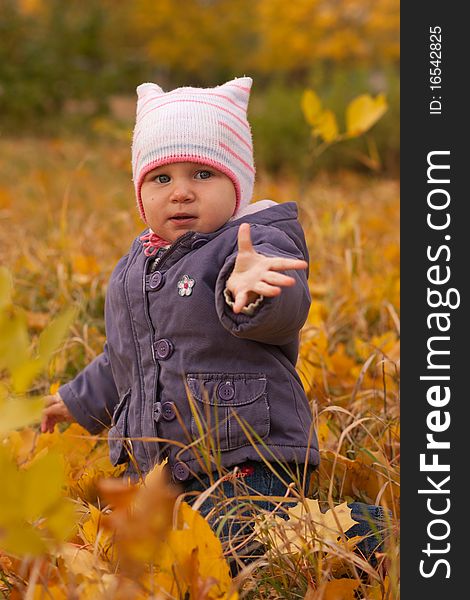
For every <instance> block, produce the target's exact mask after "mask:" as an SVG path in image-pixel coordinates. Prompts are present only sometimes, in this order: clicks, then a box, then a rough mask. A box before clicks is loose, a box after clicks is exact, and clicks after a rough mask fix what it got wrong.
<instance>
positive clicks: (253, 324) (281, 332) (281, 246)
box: [215, 228, 311, 346]
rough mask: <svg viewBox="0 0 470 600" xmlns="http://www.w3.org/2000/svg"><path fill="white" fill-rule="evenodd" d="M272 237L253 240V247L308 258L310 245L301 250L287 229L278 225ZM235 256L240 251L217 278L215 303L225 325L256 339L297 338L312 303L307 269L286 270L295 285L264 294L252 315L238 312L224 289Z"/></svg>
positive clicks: (270, 253)
mask: <svg viewBox="0 0 470 600" xmlns="http://www.w3.org/2000/svg"><path fill="white" fill-rule="evenodd" d="M270 229H271V228H270ZM269 237H270V238H272V239H269V238H268V239H265V240H263V239H261V240H260V241H259V242H258V243H256V240H254V242H253V247H254V249H255V250H256V252H259V253H260V254H264V255H265V256H276V257H283V258H297V259H301V260H307V261H308V251H307V248H306V247H305V249H304V250H303V251H302V250H300V249H299V247H298V246H297V245H296V244H295V243H294V242H293V241H292V240H291V238H289V236H287V235H286V234H285V233H283V232H281V231H279V230H278V229H276V232H275V234H274V235H273V234H272V233H271V235H270V236H269ZM268 240H269V241H268ZM236 257H237V252H234V253H233V254H231V255H230V256H228V257H227V259H226V261H225V263H224V265H223V267H222V269H221V270H220V273H219V275H218V278H217V282H216V289H215V303H216V310H217V314H218V316H219V319H220V321H221V323H222V325H223V326H224V327H225V329H227V330H228V331H230V333H232V334H233V335H235V336H236V337H240V338H246V339H250V340H254V341H256V342H261V343H265V344H274V345H277V346H282V345H284V344H288V343H290V342H292V341H294V340H295V339H296V337H297V336H298V335H299V331H300V330H301V328H302V326H303V324H304V323H305V321H306V320H307V316H308V311H309V308H310V303H311V298H310V291H309V287H308V273H307V270H305V269H302V270H295V269H290V270H286V271H283V272H285V273H286V274H287V275H290V276H291V277H294V278H295V280H296V283H295V285H293V286H291V287H283V288H282V291H281V293H280V294H279V295H278V296H274V297H272V298H267V297H265V298H264V300H263V302H261V304H260V305H259V307H258V308H257V310H256V311H255V313H254V314H253V315H252V316H248V315H244V314H242V313H239V314H236V313H234V312H233V311H232V309H231V307H230V306H229V305H228V304H227V303H226V302H225V298H224V293H223V292H224V289H225V284H226V281H227V279H228V278H229V277H230V274H231V272H232V270H233V267H234V265H235V260H236Z"/></svg>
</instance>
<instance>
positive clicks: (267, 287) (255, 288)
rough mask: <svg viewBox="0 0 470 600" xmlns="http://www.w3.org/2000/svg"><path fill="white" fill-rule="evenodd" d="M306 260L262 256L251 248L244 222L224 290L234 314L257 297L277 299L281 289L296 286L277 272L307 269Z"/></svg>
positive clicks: (247, 228) (290, 278)
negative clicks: (227, 291)
mask: <svg viewBox="0 0 470 600" xmlns="http://www.w3.org/2000/svg"><path fill="white" fill-rule="evenodd" d="M307 267H308V264H307V262H306V261H305V260H298V259H296V258H282V257H279V256H264V255H263V254H259V253H258V252H256V250H255V249H254V248H253V244H252V243H251V235H250V224H249V223H243V224H242V225H240V227H239V229H238V255H237V258H236V260H235V266H234V268H233V271H232V274H231V275H230V277H229V278H228V280H227V284H226V288H227V289H228V290H229V292H230V293H231V294H232V296H233V299H234V306H233V312H234V313H239V312H240V311H241V310H242V308H243V307H244V306H246V305H247V304H249V303H250V302H253V301H254V300H255V299H256V297H257V296H258V295H259V296H265V297H272V296H278V295H279V294H280V293H281V291H282V290H281V288H282V287H290V286H293V285H295V279H294V277H290V276H289V275H284V274H283V273H278V271H285V270H287V269H306V268H307Z"/></svg>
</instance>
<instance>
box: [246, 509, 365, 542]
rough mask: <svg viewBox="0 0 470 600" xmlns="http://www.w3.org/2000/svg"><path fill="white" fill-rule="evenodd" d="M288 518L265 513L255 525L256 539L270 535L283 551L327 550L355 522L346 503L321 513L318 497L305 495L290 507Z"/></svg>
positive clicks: (261, 539)
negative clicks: (302, 499) (301, 500)
mask: <svg viewBox="0 0 470 600" xmlns="http://www.w3.org/2000/svg"><path fill="white" fill-rule="evenodd" d="M287 515H288V518H287V520H284V519H283V518H282V517H278V516H275V515H269V516H266V515H263V516H262V517H261V518H260V519H259V521H258V523H257V524H256V525H255V531H256V534H257V538H258V539H259V540H260V541H263V538H264V539H265V538H266V535H267V536H269V538H270V542H271V545H272V546H274V547H275V548H277V549H278V550H279V551H280V552H288V553H299V552H302V550H304V549H306V548H308V550H309V551H313V552H318V551H322V550H323V551H328V549H329V548H330V547H331V546H332V545H336V544H337V543H338V541H339V540H341V538H342V536H343V534H344V532H346V531H348V529H350V528H351V527H353V526H354V525H355V524H356V521H354V520H353V519H352V518H351V509H350V508H349V507H348V505H347V503H346V502H343V503H342V504H340V505H338V506H335V507H334V508H332V509H329V510H327V511H326V512H325V513H322V512H321V510H320V505H319V503H318V500H311V499H308V498H306V499H305V500H304V501H303V502H298V503H297V504H296V505H295V506H293V507H291V508H288V509H287Z"/></svg>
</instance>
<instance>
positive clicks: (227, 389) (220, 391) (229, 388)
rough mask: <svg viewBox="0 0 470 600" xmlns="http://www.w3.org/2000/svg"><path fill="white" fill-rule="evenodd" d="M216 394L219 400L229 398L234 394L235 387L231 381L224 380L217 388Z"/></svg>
mask: <svg viewBox="0 0 470 600" xmlns="http://www.w3.org/2000/svg"><path fill="white" fill-rule="evenodd" d="M217 395H218V396H219V398H220V399H221V400H231V399H232V398H233V397H234V396H235V388H234V387H233V383H232V382H231V381H224V382H223V383H221V384H219V387H218V388H217Z"/></svg>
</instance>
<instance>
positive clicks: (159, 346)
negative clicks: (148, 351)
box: [154, 339, 173, 360]
mask: <svg viewBox="0 0 470 600" xmlns="http://www.w3.org/2000/svg"><path fill="white" fill-rule="evenodd" d="M154 348H155V352H156V354H157V357H158V358H159V359H160V360H166V359H167V358H169V357H170V356H171V355H172V354H173V344H172V343H171V342H170V340H165V339H161V340H158V341H157V342H155V345H154Z"/></svg>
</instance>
